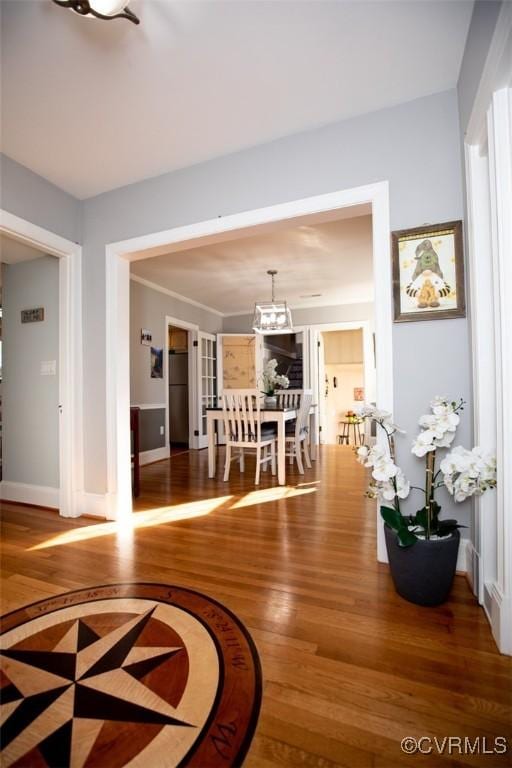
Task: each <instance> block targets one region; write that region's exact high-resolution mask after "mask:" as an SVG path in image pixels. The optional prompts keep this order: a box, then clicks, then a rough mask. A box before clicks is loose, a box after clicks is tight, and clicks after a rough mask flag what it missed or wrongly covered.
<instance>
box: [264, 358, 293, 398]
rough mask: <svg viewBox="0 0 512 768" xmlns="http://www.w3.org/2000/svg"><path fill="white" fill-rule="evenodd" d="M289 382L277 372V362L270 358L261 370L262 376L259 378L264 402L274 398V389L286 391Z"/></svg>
mask: <svg viewBox="0 0 512 768" xmlns="http://www.w3.org/2000/svg"><path fill="white" fill-rule="evenodd" d="M289 384H290V382H289V380H288V377H287V376H282V375H281V374H279V373H278V372H277V360H275V359H274V358H272V359H271V360H269V361H268V362H267V363H266V364H265V367H264V368H263V374H262V376H261V386H262V392H263V394H264V395H265V400H267V401H268V400H269V399H272V398H274V397H275V391H276V389H287V387H288V386H289Z"/></svg>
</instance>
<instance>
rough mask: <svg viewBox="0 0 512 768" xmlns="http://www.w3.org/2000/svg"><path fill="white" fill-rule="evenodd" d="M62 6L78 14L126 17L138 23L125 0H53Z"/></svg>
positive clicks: (107, 18)
mask: <svg viewBox="0 0 512 768" xmlns="http://www.w3.org/2000/svg"><path fill="white" fill-rule="evenodd" d="M53 2H54V3H56V4H57V5H61V6H62V7H63V8H71V10H72V11H75V13H78V14H80V16H87V17H89V18H91V17H94V18H96V19H105V20H106V21H109V20H110V19H128V21H132V22H133V23H134V24H139V23H140V21H139V19H138V18H137V16H136V15H135V14H134V13H133V12H132V11H130V9H129V8H128V6H127V5H126V0H53Z"/></svg>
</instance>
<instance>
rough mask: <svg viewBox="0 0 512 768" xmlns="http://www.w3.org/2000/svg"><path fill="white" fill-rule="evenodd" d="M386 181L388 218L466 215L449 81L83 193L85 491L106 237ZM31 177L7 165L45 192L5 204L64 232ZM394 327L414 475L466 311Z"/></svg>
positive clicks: (93, 431)
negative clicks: (422, 427)
mask: <svg viewBox="0 0 512 768" xmlns="http://www.w3.org/2000/svg"><path fill="white" fill-rule="evenodd" d="M17 170H19V169H17ZM382 180H388V181H389V185H390V220H391V228H392V229H402V228H407V227H413V226H418V225H421V224H424V223H427V222H428V223H437V222H442V221H450V220H453V219H459V218H462V214H463V204H462V169H461V153H460V126H459V120H458V105H457V93H456V91H455V90H451V91H447V92H444V93H440V94H435V95H433V96H429V97H427V98H423V99H418V100H416V101H412V102H409V103H407V104H401V105H399V106H396V107H393V108H389V109H385V110H381V111H379V112H375V113H372V114H367V115H363V116H360V117H357V118H354V119H351V120H346V121H344V122H341V123H337V124H333V125H328V126H325V127H323V128H320V129H317V130H313V131H308V132H305V133H301V134H297V135H294V136H288V137H286V138H283V139H280V140H278V141H274V142H272V143H269V144H265V145H262V146H258V147H254V148H253V149H249V150H245V151H243V152H239V153H236V154H233V155H229V156H226V157H223V158H219V159H216V160H212V161H210V162H207V163H202V164H199V165H196V166H193V167H190V168H187V169H184V170H181V171H176V172H174V173H170V174H165V175H163V176H159V177H157V178H153V179H148V180H146V181H143V182H140V183H138V184H133V185H130V186H128V187H124V188H122V189H117V190H113V191H112V192H108V193H105V194H103V195H99V196H97V197H95V198H92V199H89V200H86V201H85V202H84V203H83V222H82V225H83V229H82V235H83V243H84V255H83V292H84V294H83V305H84V309H83V326H84V370H85V371H86V372H87V375H86V377H85V382H84V390H85V391H84V425H85V488H86V490H87V491H90V492H96V493H103V492H104V491H105V490H106V432H105V415H106V414H105V378H106V377H105V366H106V354H105V244H106V243H109V242H115V241H116V240H122V239H125V238H129V237H132V236H136V235H143V234H147V233H151V232H155V231H159V230H164V229H168V228H170V227H173V226H179V225H184V224H189V223H194V222H197V221H201V220H204V219H213V218H215V217H217V216H225V215H227V214H230V213H235V212H239V211H244V210H250V209H252V208H258V207H262V206H268V205H272V204H275V203H280V202H286V201H290V200H295V199H298V198H302V197H308V196H310V195H317V194H322V193H325V192H331V191H334V190H340V189H346V188H350V187H354V186H359V185H362V184H368V183H372V182H376V181H382ZM27 182H28V178H26V173H25V172H24V171H20V173H14V168H13V167H12V166H11V167H10V178H9V186H11V185H13V186H14V187H15V191H16V189H17V188H18V187H19V188H20V189H21V190H22V191H23V190H24V189H26V194H27V195H29V196H32V197H34V198H37V199H39V198H41V209H40V210H38V209H37V206H33V205H30V206H28V207H27V204H26V201H25V200H24V199H23V195H22V194H19V193H18V194H15V193H14V192H12V191H11V192H10V196H9V200H10V201H11V202H10V205H11V206H13V207H15V208H16V209H17V210H13V209H12V208H11V210H13V212H14V213H18V215H21V216H23V215H25V217H26V218H29V219H30V218H32V219H33V220H35V221H36V223H40V224H41V225H42V226H47V227H49V228H50V229H52V228H53V229H56V227H57V226H58V227H59V230H58V231H59V232H60V233H61V234H66V232H67V233H68V236H69V229H68V227H69V226H70V225H71V221H72V220H73V223H74V224H76V222H75V221H74V214H73V211H72V210H69V208H70V206H68V205H67V204H66V205H64V204H63V206H62V210H61V213H62V217H63V218H62V220H56V222H55V223H56V226H54V227H52V226H51V225H50V223H49V222H50V220H51V219H52V218H53V219H55V218H56V213H55V211H54V210H53V209H52V210H50V211H46V210H45V201H44V200H43V199H42V197H43V195H42V191H43V190H44V191H46V190H47V189H50V188H51V189H52V190H53V189H54V188H53V187H51V185H47V184H46V182H44V181H42V180H39V181H38V182H37V184H36V182H35V181H34V184H33V185H32V184H31V185H30V186H27ZM40 188H41V193H40V191H39V189H40ZM6 207H9V206H8V205H6ZM71 208H73V206H71ZM73 210H74V209H73ZM32 211H33V216H31V215H30V212H32ZM57 218H58V217H57ZM43 219H44V220H43ZM64 219H65V221H64ZM77 226H79V222H78V225H77ZM64 230H66V231H64ZM389 290H391V286H390V287H389ZM392 333H393V342H394V361H393V362H394V371H395V392H394V394H395V413H396V419H397V420H398V422H399V423H401V424H402V426H403V427H404V428H405V429H407V431H408V433H409V435H408V437H407V439H406V440H402V441H401V442H400V446H399V458H400V459H401V460H402V463H403V465H404V468H405V470H406V472H408V473H409V474H410V475H411V477H412V479H413V480H414V479H418V475H419V463H418V462H417V461H416V460H415V459H413V457H412V456H411V455H410V453H409V438H410V437H412V436H413V435H414V434H415V432H416V430H417V424H416V422H417V417H418V415H419V414H420V413H422V412H423V411H424V410H425V408H426V405H427V403H428V401H429V400H430V398H431V397H432V396H433V395H435V394H437V393H446V394H448V395H454V396H456V395H464V396H466V397H468V394H469V344H468V328H467V322H466V320H464V319H462V320H450V321H430V322H416V323H410V324H407V323H402V324H400V325H395V326H393V329H392ZM469 421H470V414H469V413H466V416H465V419H464V425H463V427H462V429H461V431H460V438H459V441H460V442H462V443H467V442H468V437H469V429H468V425H469ZM447 511H448V512H450V509H449V505H448V504H447ZM459 512H460V510H459ZM459 516H462V515H459Z"/></svg>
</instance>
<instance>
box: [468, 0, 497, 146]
mask: <svg viewBox="0 0 512 768" xmlns="http://www.w3.org/2000/svg"><path fill="white" fill-rule="evenodd" d="M502 5H503V3H502V2H500V0H477V1H476V3H475V6H474V8H473V15H472V17H471V24H470V26H469V31H468V37H467V40H466V47H465V49H464V56H463V57H462V64H461V68H460V74H459V82H458V84H457V94H458V100H459V116H460V125H461V129H462V131H463V132H465V130H466V128H467V126H468V122H469V118H470V117H471V111H472V109H473V104H474V101H475V97H476V94H477V90H478V86H479V84H480V79H481V76H482V70H483V68H484V64H485V61H486V59H487V54H488V53H489V46H490V44H491V40H492V36H493V34H494V30H495V29H496V21H497V19H498V15H499V12H500V10H501V6H502Z"/></svg>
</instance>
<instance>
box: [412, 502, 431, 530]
mask: <svg viewBox="0 0 512 768" xmlns="http://www.w3.org/2000/svg"><path fill="white" fill-rule="evenodd" d="M414 523H415V525H421V527H422V528H424V529H425V530H426V529H427V523H428V515H427V510H426V509H425V507H422V508H421V509H418V511H417V512H416V516H415V518H414Z"/></svg>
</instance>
